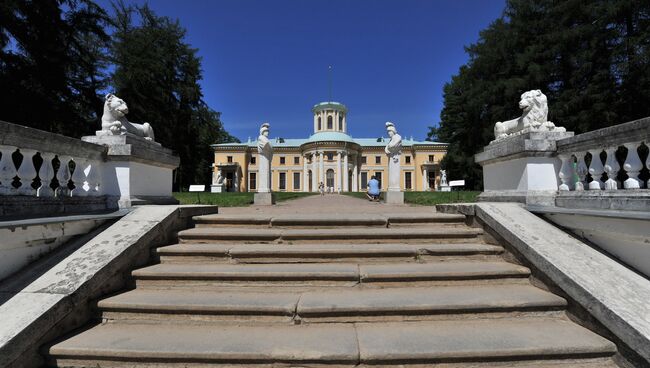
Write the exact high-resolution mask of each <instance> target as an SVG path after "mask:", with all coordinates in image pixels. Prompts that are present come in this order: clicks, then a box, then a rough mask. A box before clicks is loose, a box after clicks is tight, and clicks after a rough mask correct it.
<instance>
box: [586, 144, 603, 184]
mask: <svg viewBox="0 0 650 368" xmlns="http://www.w3.org/2000/svg"><path fill="white" fill-rule="evenodd" d="M601 152H602V149H591V150H589V153H590V154H591V162H590V163H589V174H591V178H592V179H593V180H592V181H591V182H590V183H589V190H601V189H604V188H605V183H603V181H602V180H601V177H602V176H603V173H604V172H605V168H604V167H603V161H602V160H601V159H600V153H601Z"/></svg>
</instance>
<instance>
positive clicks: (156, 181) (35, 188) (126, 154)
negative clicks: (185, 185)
mask: <svg viewBox="0 0 650 368" xmlns="http://www.w3.org/2000/svg"><path fill="white" fill-rule="evenodd" d="M177 166H178V157H177V156H174V155H173V154H172V153H171V151H170V150H168V149H165V148H162V147H160V145H159V144H157V143H150V142H148V141H145V140H144V139H142V138H139V137H132V136H130V135H116V136H109V137H105V139H104V137H95V136H89V137H84V140H80V139H76V138H71V137H66V136H62V135H59V134H53V133H49V132H45V131H42V130H38V129H33V128H28V127H25V126H22V125H17V124H11V123H7V122H3V121H0V202H1V203H0V218H13V217H16V218H20V217H34V216H49V215H53V214H64V213H85V212H88V211H102V210H112V209H116V208H118V207H130V206H131V205H133V204H145V203H173V202H174V200H173V198H172V197H171V185H172V171H173V169H174V168H176V167H177Z"/></svg>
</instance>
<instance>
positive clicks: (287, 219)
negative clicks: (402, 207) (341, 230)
mask: <svg viewBox="0 0 650 368" xmlns="http://www.w3.org/2000/svg"><path fill="white" fill-rule="evenodd" d="M464 221H465V217H464V216H462V215H449V214H439V213H431V214H417V213H416V214H408V213H406V214H395V215H390V216H380V215H368V214H346V215H345V216H338V215H333V214H300V215H278V216H260V215H257V216H249V215H221V214H217V215H205V216H197V217H194V222H195V224H196V227H215V226H229V227H230V226H240V227H244V226H245V227H250V226H260V227H309V228H312V229H313V228H318V227H340V226H346V227H349V226H365V227H368V226H372V227H390V226H401V225H414V224H463V223H464Z"/></svg>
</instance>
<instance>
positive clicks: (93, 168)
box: [88, 161, 102, 196]
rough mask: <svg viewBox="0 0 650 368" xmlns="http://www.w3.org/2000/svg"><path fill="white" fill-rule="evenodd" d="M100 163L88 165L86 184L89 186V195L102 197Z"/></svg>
mask: <svg viewBox="0 0 650 368" xmlns="http://www.w3.org/2000/svg"><path fill="white" fill-rule="evenodd" d="M100 167H101V166H100V162H99V161H93V162H91V165H90V172H89V173H88V184H89V185H90V195H93V196H98V195H102V187H101V180H102V173H101V169H100Z"/></svg>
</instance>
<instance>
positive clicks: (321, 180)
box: [318, 151, 325, 184]
mask: <svg viewBox="0 0 650 368" xmlns="http://www.w3.org/2000/svg"><path fill="white" fill-rule="evenodd" d="M318 155H319V156H320V163H319V166H320V167H319V168H318V178H319V179H318V184H320V183H325V152H323V151H319V152H318Z"/></svg>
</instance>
